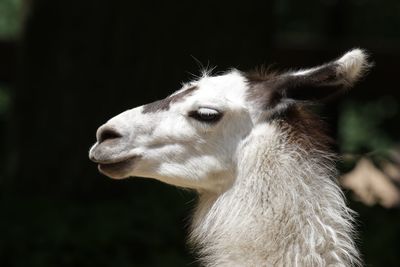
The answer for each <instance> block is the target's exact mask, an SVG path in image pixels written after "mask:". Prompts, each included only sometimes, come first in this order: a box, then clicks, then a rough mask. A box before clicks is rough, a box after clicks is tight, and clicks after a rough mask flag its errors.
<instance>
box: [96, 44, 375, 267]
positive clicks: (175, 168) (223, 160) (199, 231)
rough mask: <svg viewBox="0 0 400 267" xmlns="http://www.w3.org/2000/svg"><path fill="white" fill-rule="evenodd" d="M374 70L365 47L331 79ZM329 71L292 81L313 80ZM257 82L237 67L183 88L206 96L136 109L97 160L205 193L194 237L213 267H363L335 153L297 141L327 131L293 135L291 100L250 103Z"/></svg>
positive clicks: (115, 125)
mask: <svg viewBox="0 0 400 267" xmlns="http://www.w3.org/2000/svg"><path fill="white" fill-rule="evenodd" d="M367 65H368V64H367V62H366V57H365V54H364V52H363V51H361V50H359V49H356V50H353V51H350V52H349V53H347V54H346V55H344V56H343V57H342V58H340V59H339V60H337V61H335V62H334V64H333V65H331V66H335V67H336V69H335V70H334V71H335V73H334V74H335V75H334V76H335V77H336V76H337V78H335V80H332V79H331V78H330V80H328V82H329V83H330V85H332V84H334V85H346V86H347V85H350V84H352V83H353V82H354V81H356V79H358V78H359V77H361V74H362V73H363V71H364V70H365V69H366V66H367ZM320 68H321V67H316V68H311V69H308V70H301V71H297V72H290V73H285V74H284V75H283V76H282V77H300V78H301V79H302V80H305V79H307V78H308V76H309V75H313V73H314V72H315V71H316V70H319V69H320ZM336 74H338V75H336ZM339 74H340V75H339ZM314 76H315V75H314ZM314 76H313V77H314ZM314 78H315V77H314ZM249 82H250V81H249V80H248V79H247V78H246V75H244V74H243V73H242V72H240V71H237V70H232V71H229V72H227V73H225V74H223V75H220V76H216V77H212V76H208V75H204V76H203V77H201V78H199V80H196V81H193V82H191V83H188V84H185V85H184V86H183V88H182V89H181V90H180V91H179V92H184V91H185V90H186V89H187V88H193V86H195V87H196V88H198V89H197V90H194V91H193V92H191V93H190V94H188V95H186V96H185V97H182V99H179V101H178V100H176V99H174V101H173V103H172V101H171V105H170V106H168V107H167V108H166V106H165V105H164V106H163V109H160V110H159V111H156V110H155V109H154V106H153V107H152V108H151V109H148V110H150V111H147V112H144V110H145V107H138V108H135V109H132V110H128V111H126V112H124V113H122V114H120V115H118V116H116V117H114V118H113V119H111V120H110V121H108V122H107V123H106V124H105V125H104V126H102V127H101V128H100V129H99V130H98V139H101V138H100V137H101V132H102V131H103V130H104V129H105V127H108V128H109V129H111V128H112V129H115V131H118V133H119V135H120V136H122V137H121V138H118V139H117V138H114V139H112V140H106V141H104V140H103V142H100V141H98V142H97V143H96V144H95V145H94V146H93V147H92V149H91V151H90V157H91V159H92V160H93V161H95V162H98V163H100V164H101V163H109V162H118V161H120V160H122V159H125V158H128V157H131V156H137V159H136V160H135V162H134V163H132V166H128V167H129V168H127V167H124V169H123V170H122V169H121V170H120V171H119V172H118V171H113V172H112V173H111V172H107V171H104V170H103V173H105V174H106V175H109V176H110V177H113V178H125V177H129V176H142V177H149V178H155V179H158V180H160V181H163V182H165V183H169V184H172V185H176V186H181V187H186V188H191V189H194V190H196V191H197V192H198V205H197V207H196V209H195V212H194V216H193V219H192V225H191V228H190V232H191V233H190V241H191V244H192V245H193V247H194V248H195V249H196V251H197V254H198V255H199V261H200V262H201V264H202V265H204V266H209V267H211V266H229V267H234V266H244V267H246V266H248V267H253V266H358V265H360V264H361V263H360V260H359V253H358V251H357V249H356V247H355V244H354V242H353V227H352V225H353V214H352V211H351V210H349V209H348V208H347V207H346V204H345V199H344V197H343V194H342V192H341V190H340V188H339V187H338V185H337V183H336V180H335V179H336V170H335V167H334V156H333V155H332V154H331V153H330V152H328V151H327V150H325V149H324V146H322V145H320V144H317V143H315V142H314V141H313V140H311V142H308V143H306V145H304V144H305V143H304V142H303V143H302V140H300V141H299V140H296V139H302V138H303V139H304V134H305V135H307V134H309V136H310V139H312V138H313V136H316V135H314V134H313V131H317V129H315V128H312V127H310V128H309V129H308V128H307V129H306V130H307V131H308V132H306V133H303V132H302V133H296V131H291V130H290V123H288V122H286V123H287V125H286V126H284V125H283V124H282V121H283V119H280V118H279V116H280V114H281V110H282V112H283V111H284V109H286V108H287V107H288V105H289V104H285V105H284V106H282V107H280V109H281V110H280V111H279V112H278V113H277V115H274V116H272V115H271V114H273V112H274V110H273V109H269V108H268V107H265V104H263V99H253V100H252V99H251V98H249V97H248V95H249V90H251V88H250V83H249ZM322 86H324V84H322ZM282 101H283V100H282ZM294 101H295V100H292V101H290V102H287V103H291V104H290V105H292V106H293V105H295V106H296V105H297V104H293V103H295V102H294ZM299 105H300V104H299ZM278 106H279V105H278ZM199 107H206V108H214V109H216V110H219V111H221V112H223V114H224V115H223V118H222V120H221V121H220V122H218V123H216V124H213V125H208V124H206V123H202V122H199V121H196V120H193V119H192V118H190V117H188V113H190V112H191V111H193V110H196V109H198V108H199ZM282 114H283V113H282ZM300 119H301V118H300ZM99 136H100V137H99ZM302 136H303V137H302ZM303 141H304V140H303ZM154 197H157V196H154Z"/></svg>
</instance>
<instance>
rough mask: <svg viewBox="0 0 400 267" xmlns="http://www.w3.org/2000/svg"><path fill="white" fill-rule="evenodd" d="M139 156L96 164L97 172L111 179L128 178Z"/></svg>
mask: <svg viewBox="0 0 400 267" xmlns="http://www.w3.org/2000/svg"><path fill="white" fill-rule="evenodd" d="M137 159H139V156H132V157H129V158H126V159H122V160H119V161H113V162H111V163H109V162H98V169H99V171H100V172H101V173H102V174H104V175H106V176H109V177H111V178H114V179H122V178H126V177H128V176H129V174H130V173H131V172H132V169H133V168H134V165H135V163H136V161H137Z"/></svg>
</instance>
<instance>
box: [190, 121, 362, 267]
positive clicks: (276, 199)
mask: <svg viewBox="0 0 400 267" xmlns="http://www.w3.org/2000/svg"><path fill="white" fill-rule="evenodd" d="M265 127H267V126H265ZM268 131H273V129H270V128H268V127H267V128H264V129H260V131H255V133H253V134H252V136H250V137H249V140H248V142H245V143H247V145H245V144H244V146H243V149H241V153H240V156H239V157H238V171H237V177H236V179H235V183H234V185H233V186H232V187H231V188H230V189H229V190H227V191H225V192H224V193H222V194H219V195H217V194H211V193H202V194H200V196H199V203H198V207H197V209H196V212H195V215H194V219H193V224H192V235H191V237H192V241H193V242H194V243H195V244H196V245H197V246H198V247H199V248H200V252H201V253H200V255H201V256H202V260H203V261H204V263H205V265H206V266H327V265H330V264H332V266H349V265H357V264H358V260H357V259H358V258H357V255H358V254H357V250H356V248H355V246H354V244H353V242H352V239H351V231H352V226H351V218H352V216H351V212H350V211H349V210H348V209H347V208H346V205H345V202H344V199H343V196H342V193H341V191H340V189H339V188H338V186H337V185H336V183H335V182H334V179H333V178H334V177H333V176H334V170H333V168H332V166H333V165H332V162H331V160H330V159H329V157H327V156H323V154H320V153H316V154H313V153H310V152H307V151H304V150H302V149H301V148H300V147H298V146H296V145H288V144H287V142H284V141H285V140H286V137H285V136H282V135H281V136H279V137H278V138H277V137H276V134H275V135H274V134H273V135H271V133H268ZM271 136H275V138H271ZM279 140H283V141H279ZM286 141H287V140H286Z"/></svg>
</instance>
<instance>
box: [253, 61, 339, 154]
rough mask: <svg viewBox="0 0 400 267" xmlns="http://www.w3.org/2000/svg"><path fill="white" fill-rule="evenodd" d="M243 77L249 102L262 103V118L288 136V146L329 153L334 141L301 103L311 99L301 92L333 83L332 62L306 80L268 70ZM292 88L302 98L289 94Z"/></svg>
mask: <svg viewBox="0 0 400 267" xmlns="http://www.w3.org/2000/svg"><path fill="white" fill-rule="evenodd" d="M245 77H246V79H247V81H248V85H249V89H248V93H247V97H248V99H249V100H250V101H252V102H253V103H258V104H261V105H260V107H261V108H262V109H263V110H264V111H267V112H266V117H265V119H266V120H268V121H270V122H271V123H275V124H277V126H278V128H279V129H280V130H281V131H282V132H284V133H285V135H286V136H287V138H288V140H287V141H289V143H291V144H295V145H296V146H298V147H301V148H302V149H303V150H305V151H308V152H310V153H313V152H316V151H329V150H330V148H331V147H332V144H333V139H331V138H330V137H329V135H327V133H326V129H327V127H326V125H325V123H324V122H323V121H322V120H321V119H319V118H318V116H317V115H315V114H313V113H312V112H310V111H309V110H308V109H307V107H306V106H307V103H308V102H304V101H303V98H304V100H310V99H311V100H312V99H313V98H311V96H307V92H305V91H303V90H307V88H314V87H318V88H317V89H318V90H319V89H321V90H324V89H325V88H323V87H324V86H322V88H321V86H320V84H321V83H322V84H325V85H327V87H328V85H330V84H334V83H335V82H336V66H335V65H334V64H333V63H332V64H327V65H326V66H324V67H323V68H322V69H321V70H319V69H318V70H316V73H314V72H313V73H311V74H310V75H309V76H307V77H308V78H304V77H301V76H290V75H289V74H279V73H277V72H275V71H271V70H270V69H269V68H262V69H259V70H256V71H252V72H249V73H245ZM329 87H332V88H333V87H334V86H329ZM288 89H289V90H288ZM292 89H294V90H298V91H299V93H304V95H293V96H292V95H291V94H288V91H291V90H292ZM314 90H315V88H314ZM301 91H303V92H301ZM324 93H326V91H325V92H324ZM294 96H295V97H294ZM300 96H302V98H300ZM298 100H300V101H298Z"/></svg>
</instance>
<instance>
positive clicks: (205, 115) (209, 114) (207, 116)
mask: <svg viewBox="0 0 400 267" xmlns="http://www.w3.org/2000/svg"><path fill="white" fill-rule="evenodd" d="M189 117H191V118H193V119H195V120H198V121H202V122H207V123H215V122H217V121H219V120H220V119H221V118H222V113H221V112H219V111H217V110H215V109H211V108H199V109H198V110H194V111H191V112H189Z"/></svg>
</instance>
